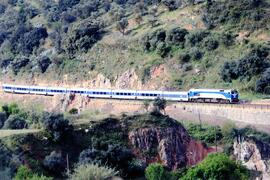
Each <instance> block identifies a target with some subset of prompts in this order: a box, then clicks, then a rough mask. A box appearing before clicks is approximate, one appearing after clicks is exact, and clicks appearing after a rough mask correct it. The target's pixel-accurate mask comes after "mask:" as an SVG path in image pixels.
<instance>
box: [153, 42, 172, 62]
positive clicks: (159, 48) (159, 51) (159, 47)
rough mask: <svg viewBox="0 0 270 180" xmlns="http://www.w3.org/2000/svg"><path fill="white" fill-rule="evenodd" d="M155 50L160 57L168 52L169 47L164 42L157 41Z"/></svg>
mask: <svg viewBox="0 0 270 180" xmlns="http://www.w3.org/2000/svg"><path fill="white" fill-rule="evenodd" d="M156 50H157V54H158V55H160V57H162V58H164V57H166V56H167V55H168V53H169V52H170V48H169V47H168V46H167V45H166V43H164V42H161V43H158V44H157V48H156Z"/></svg>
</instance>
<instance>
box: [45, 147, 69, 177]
mask: <svg viewBox="0 0 270 180" xmlns="http://www.w3.org/2000/svg"><path fill="white" fill-rule="evenodd" d="M43 165H44V167H45V168H46V169H48V170H49V171H51V172H53V173H55V174H59V173H61V172H63V171H64V170H65V167H66V162H65V159H64V158H63V157H62V154H61V153H60V152H56V151H52V152H51V154H50V155H48V156H46V157H45V159H44V160H43Z"/></svg>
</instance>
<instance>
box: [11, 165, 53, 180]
mask: <svg viewBox="0 0 270 180" xmlns="http://www.w3.org/2000/svg"><path fill="white" fill-rule="evenodd" d="M14 179H15V180H22V179H25V180H26V179H27V180H52V179H53V178H49V177H46V176H43V175H41V176H39V175H37V174H34V173H33V172H32V171H31V170H30V169H28V168H27V167H26V166H20V167H19V169H18V170H17V173H16V176H15V178H14Z"/></svg>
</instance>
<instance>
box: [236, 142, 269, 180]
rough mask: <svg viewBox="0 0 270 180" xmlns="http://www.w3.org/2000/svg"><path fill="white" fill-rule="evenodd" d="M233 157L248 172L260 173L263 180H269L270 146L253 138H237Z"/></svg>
mask: <svg viewBox="0 0 270 180" xmlns="http://www.w3.org/2000/svg"><path fill="white" fill-rule="evenodd" d="M233 148H234V152H233V154H234V156H235V157H236V159H237V160H239V161H242V162H243V164H244V165H245V166H246V167H247V168H248V169H250V170H253V171H255V172H256V171H257V172H259V173H261V175H259V177H261V178H262V179H263V180H267V179H270V145H269V144H268V143H266V142H262V141H259V140H255V139H253V138H241V137H239V138H237V139H236V140H235V142H234V146H233Z"/></svg>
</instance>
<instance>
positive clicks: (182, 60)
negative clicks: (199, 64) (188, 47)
mask: <svg viewBox="0 0 270 180" xmlns="http://www.w3.org/2000/svg"><path fill="white" fill-rule="evenodd" d="M190 58H191V57H190V55H189V54H179V55H178V59H179V61H180V64H185V63H188V62H189V61H190Z"/></svg>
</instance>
